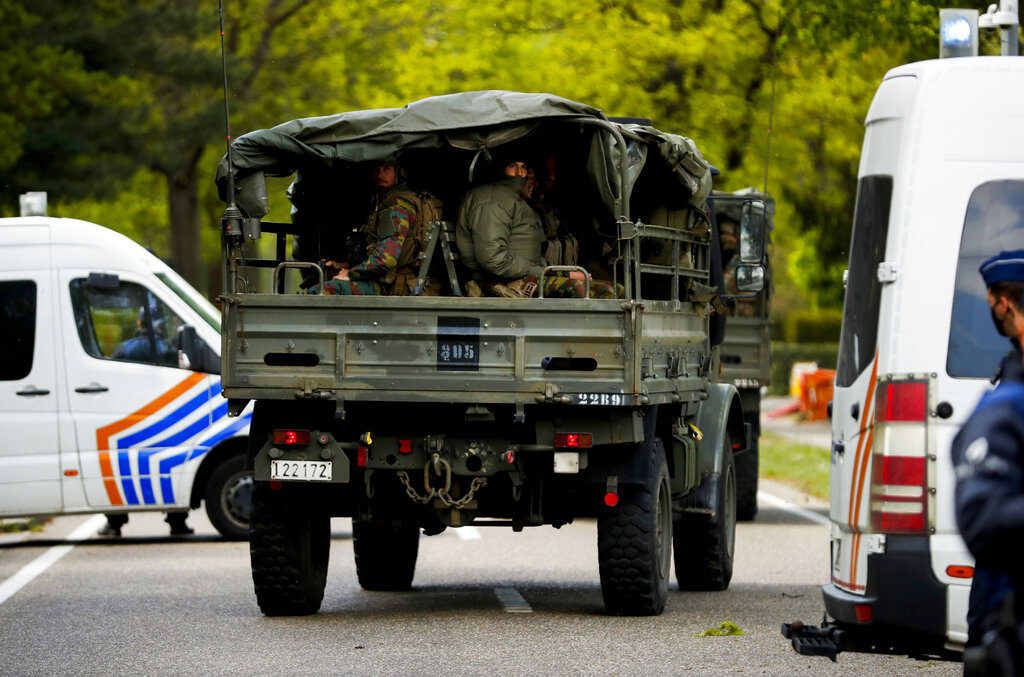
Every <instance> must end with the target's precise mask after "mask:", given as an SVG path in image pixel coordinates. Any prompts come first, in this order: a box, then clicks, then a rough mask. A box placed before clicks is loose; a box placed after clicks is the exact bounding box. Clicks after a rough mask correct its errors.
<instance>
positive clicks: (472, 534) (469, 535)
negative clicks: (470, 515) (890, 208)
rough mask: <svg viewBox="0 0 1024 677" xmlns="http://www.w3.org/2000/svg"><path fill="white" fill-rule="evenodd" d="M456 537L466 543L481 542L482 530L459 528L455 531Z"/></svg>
mask: <svg viewBox="0 0 1024 677" xmlns="http://www.w3.org/2000/svg"><path fill="white" fill-rule="evenodd" d="M455 535H456V536H458V537H459V538H461V539H462V540H464V541H478V540H480V530H479V529H477V528H476V527H459V528H457V529H456V530H455Z"/></svg>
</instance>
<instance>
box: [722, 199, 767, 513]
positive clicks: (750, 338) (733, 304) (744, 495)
mask: <svg viewBox="0 0 1024 677" xmlns="http://www.w3.org/2000/svg"><path fill="white" fill-rule="evenodd" d="M748 199H755V200H759V201H761V202H763V203H764V204H765V207H766V210H767V213H766V217H767V233H766V242H768V241H769V240H768V236H769V234H770V233H771V231H772V229H773V228H772V223H773V221H774V217H775V200H774V199H772V198H771V197H770V196H768V195H765V194H764V193H760V192H757V191H755V190H754V189H751V188H745V189H743V190H739V191H736V192H735V193H718V192H714V193H712V201H713V203H714V210H715V214H716V216H717V220H718V224H719V237H720V239H721V241H722V249H723V259H722V260H723V265H724V266H725V269H726V286H727V287H728V280H729V278H730V277H731V276H730V275H729V272H730V268H731V267H733V266H735V265H741V264H742V260H741V259H740V257H739V255H738V252H736V251H735V247H733V248H732V249H730V245H731V243H729V244H727V239H726V238H727V237H728V236H727V234H726V231H728V230H729V228H730V226H731V227H733V228H736V229H737V230H738V228H739V223H740V220H741V218H742V209H743V207H742V206H743V204H744V203H745V202H746V201H747V200H748ZM763 251H764V258H763V259H762V262H761V263H762V265H763V266H764V270H765V276H764V277H765V283H764V288H763V289H762V290H761V292H760V293H758V294H755V295H752V296H744V297H734V298H728V299H726V300H725V306H726V315H727V316H728V318H729V319H728V321H727V329H726V332H725V338H724V340H723V341H722V345H721V346H720V355H721V362H722V369H721V371H720V373H719V380H720V381H722V382H724V383H732V384H733V385H734V386H736V390H737V391H738V392H739V394H740V402H741V403H742V404H743V419H744V421H746V422H747V424H748V425H749V426H750V430H751V435H750V440H749V441H748V445H747V449H746V451H744V452H743V453H742V454H738V455H737V456H736V516H737V518H738V519H740V520H745V521H746V520H752V519H754V517H755V516H756V515H757V484H758V482H757V478H758V440H759V438H760V436H761V389H762V388H764V387H766V386H769V385H771V377H772V365H771V293H772V275H771V260H770V258H769V251H768V248H767V247H766V248H765V249H764V250H763ZM730 259H731V260H732V261H733V266H730ZM727 291H728V290H727Z"/></svg>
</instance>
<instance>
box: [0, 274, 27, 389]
mask: <svg viewBox="0 0 1024 677" xmlns="http://www.w3.org/2000/svg"><path fill="white" fill-rule="evenodd" d="M0 327H3V331H0V381H17V380H20V379H23V378H25V377H26V376H28V375H29V373H30V372H31V371H32V356H33V354H34V352H35V342H36V283H35V282H33V281H31V280H12V281H4V282H0Z"/></svg>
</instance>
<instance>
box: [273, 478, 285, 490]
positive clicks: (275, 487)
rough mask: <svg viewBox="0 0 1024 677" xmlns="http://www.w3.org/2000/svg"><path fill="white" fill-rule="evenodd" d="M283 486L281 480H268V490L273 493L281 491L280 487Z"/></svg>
mask: <svg viewBox="0 0 1024 677" xmlns="http://www.w3.org/2000/svg"><path fill="white" fill-rule="evenodd" d="M282 486H284V485H283V484H282V483H281V480H270V488H271V489H272V490H274V491H281V487H282Z"/></svg>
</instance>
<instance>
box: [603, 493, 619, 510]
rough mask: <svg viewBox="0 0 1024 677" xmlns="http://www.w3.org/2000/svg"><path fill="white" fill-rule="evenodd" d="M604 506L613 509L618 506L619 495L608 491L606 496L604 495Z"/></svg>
mask: <svg viewBox="0 0 1024 677" xmlns="http://www.w3.org/2000/svg"><path fill="white" fill-rule="evenodd" d="M604 504H605V505H607V506H608V507H609V508H614V507H615V506H617V505H618V504H619V495H618V494H616V493H615V492H614V491H609V492H608V493H607V494H605V495H604Z"/></svg>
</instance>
